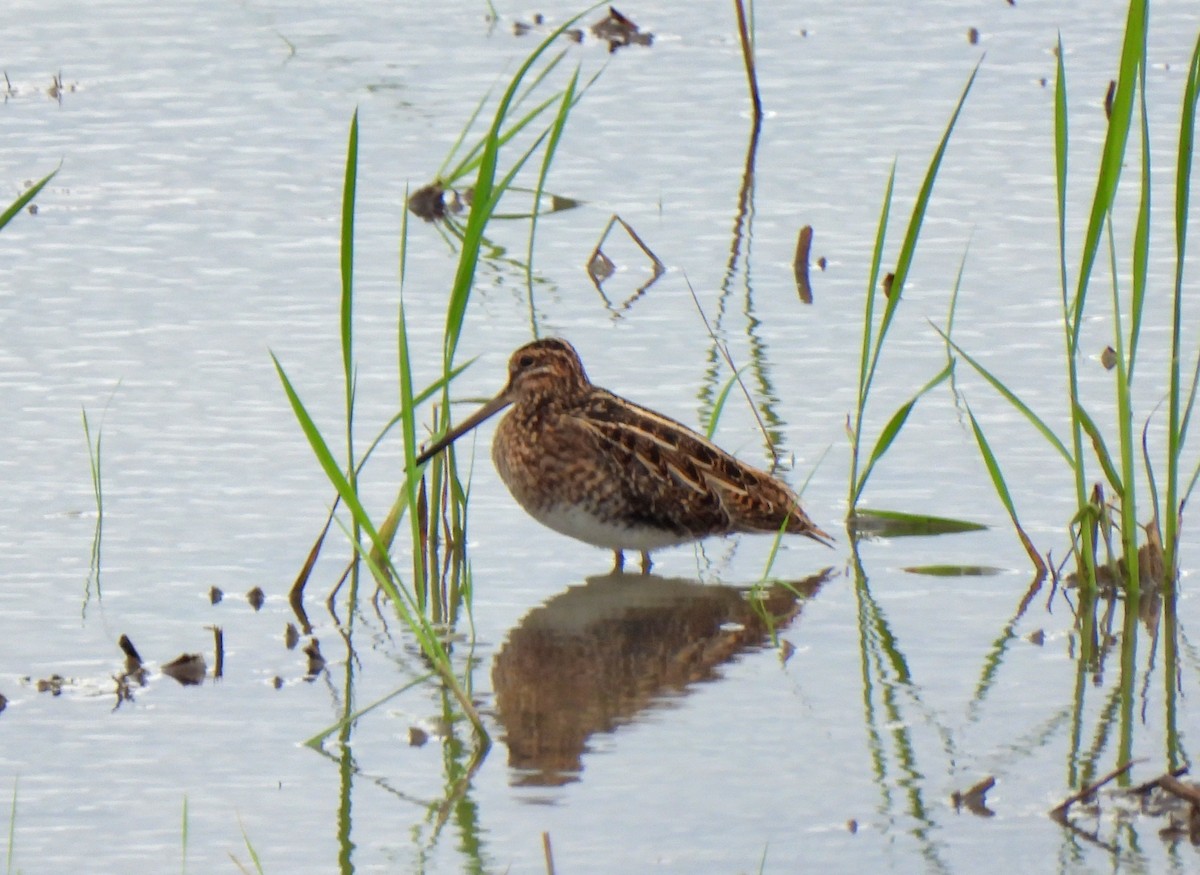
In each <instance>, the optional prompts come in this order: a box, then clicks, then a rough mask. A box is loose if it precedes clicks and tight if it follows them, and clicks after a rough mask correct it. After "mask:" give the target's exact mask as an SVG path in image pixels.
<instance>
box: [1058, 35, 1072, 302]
mask: <svg viewBox="0 0 1200 875" xmlns="http://www.w3.org/2000/svg"><path fill="white" fill-rule="evenodd" d="M1054 58H1055V62H1056V70H1057V74H1056V76H1055V79H1054V184H1055V192H1056V194H1057V199H1056V205H1057V206H1058V270H1059V279H1060V281H1061V283H1062V299H1063V314H1064V316H1065V314H1066V313H1067V311H1068V310H1069V309H1070V306H1069V304H1068V297H1069V294H1070V293H1069V291H1068V289H1069V288H1070V283H1069V281H1068V279H1067V145H1068V143H1069V141H1070V137H1069V129H1068V125H1067V68H1066V66H1065V65H1064V64H1063V44H1062V34H1061V33H1060V34H1059V35H1058V45H1057V47H1056V50H1055V52H1054Z"/></svg>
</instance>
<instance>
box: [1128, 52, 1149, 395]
mask: <svg viewBox="0 0 1200 875" xmlns="http://www.w3.org/2000/svg"><path fill="white" fill-rule="evenodd" d="M1138 81H1139V92H1140V94H1141V100H1140V101H1138V104H1139V107H1140V110H1141V112H1140V118H1141V135H1142V193H1141V202H1140V203H1139V205H1138V215H1137V225H1136V228H1135V231H1134V239H1133V283H1132V290H1131V292H1130V300H1129V352H1128V361H1129V368H1128V374H1127V377H1126V379H1127V380H1128V381H1129V382H1130V383H1132V382H1133V373H1134V370H1135V365H1136V364H1137V349H1138V341H1139V340H1140V338H1141V333H1142V311H1143V309H1144V308H1145V301H1146V278H1147V275H1148V273H1149V263H1150V121H1149V118H1148V115H1147V110H1146V70H1145V67H1142V68H1141V69H1140V75H1139V76H1138Z"/></svg>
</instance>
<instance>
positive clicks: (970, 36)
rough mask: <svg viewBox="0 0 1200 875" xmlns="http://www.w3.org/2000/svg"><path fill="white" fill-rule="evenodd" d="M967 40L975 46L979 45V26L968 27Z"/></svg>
mask: <svg viewBox="0 0 1200 875" xmlns="http://www.w3.org/2000/svg"><path fill="white" fill-rule="evenodd" d="M967 42H969V43H970V44H971V45H973V46H977V45H979V28H977V27H969V28H967Z"/></svg>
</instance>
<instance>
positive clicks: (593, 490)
mask: <svg viewBox="0 0 1200 875" xmlns="http://www.w3.org/2000/svg"><path fill="white" fill-rule="evenodd" d="M510 405H511V406H512V410H511V411H509V413H508V414H507V415H506V416H505V417H504V419H502V420H501V421H500V425H499V426H497V428H496V435H495V437H493V438H492V461H493V462H494V463H495V465H496V470H497V471H498V472H499V473H500V478H501V479H502V480H503V481H504V483H505V485H506V486H507V487H508V491H509V492H511V493H512V495H513V498H515V499H516V500H517V502H518V503H519V504H520V505H521V506H522V507H523V508H525V510H526V511H528V512H529V514H530V515H531V516H532V517H533V518H534V519H536V520H537V521H538V522H540V523H542V524H543V525H545V526H548V527H549V528H551V529H554V530H555V531H556V532H561V533H562V534H564V535H570V536H571V537H572V538H576V539H578V540H580V541H584V542H586V543H588V544H594V545H596V546H598V547H607V548H608V549H610V550H612V551H613V552H614V554H615V556H616V567H617V569H618V570H619V569H620V568H621V567H622V566H623V565H624V558H625V557H624V552H623V551H625V550H638V551H640V552H641V554H642V571H644V572H648V571H649V570H650V551H652V550H657V549H659V548H661V547H669V546H671V545H674V544H683V543H686V542H688V541H697V540H699V539H701V538H706V537H708V536H709V535H728V534H733V533H735V532H764V533H771V534H773V533H775V532H778V531H779V530H780V529H784V530H785V531H787V532H791V533H793V534H797V535H806V536H808V537H809V538H812V539H813V540H814V541H819V542H820V543H822V544H826V545H827V546H828V545H829V535H827V534H826V533H825V532H823V531H821V530H820V529H819V528H817V526H816V525H815V524H814V523H813V521H812V520H810V519H809V518H808V515H807V514H805V512H804V511H803V510H802V509H801V507H800V502H799V499H798V498H797V497H796V493H794V492H793V491H792V490H791V489H790V488H789V487H788V486H787V484H785V483H784V482H783V481H782V480H779V479H778V478H776V477H773V476H771V475H770V474H768V473H766V472H765V471H760V470H759V469H757V468H754V467H752V466H750V465H747V464H746V463H745V462H741V461H739V460H737V459H735V458H734V457H733V456H731V455H730V454H729V453H727V452H725V451H724V450H722V449H721V448H720V447H718V446H716V445H715V444H713V443H711V442H710V441H708V440H706V439H705V438H703V437H701V436H700V435H698V434H696V433H695V432H694V431H692V430H691V429H689V428H688V427H687V426H685V425H682V424H681V423H678V422H676V421H675V420H673V419H668V418H667V417H665V416H663V415H662V414H659V413H655V412H654V411H653V410H648V409H647V408H645V407H641V406H639V405H637V404H634V403H633V402H632V401H626V400H625V399H624V398H620V397H618V396H616V395H614V394H612V393H611V392H608V391H606V390H604V389H601V388H599V387H598V386H594V385H592V383H591V381H590V380H588V378H587V374H586V373H585V372H584V370H583V363H582V362H581V361H580V360H579V354H578V353H576V352H575V348H574V347H573V346H571V344H569V343H567V342H566V341H565V340H557V339H548V340H536V341H534V342H533V343H528V344H526V345H525V346H523V347H521V348H520V349H518V350H517V351H516V352H514V353H513V355H512V358H511V359H510V360H509V363H508V385H507V386H505V387H504V389H503V390H502V391H501V392H500V394H499V395H497V396H496V397H495V398H493V399H492V400H491V401H489V402H488V403H487V404H485V405H484V406H483V407H481V408H480V409H479V410H478V411H476V412H475V413H474V414H473V415H471V416H470V417H468V418H467V419H465V420H463V421H462V422H461V423H460V424H459V425H458V426H457V427H455V428H453V429H451V430H450V431H448V432H447V433H446V434H445V435H444V436H443V437H441V438H440V439H439V440H437V441H435V442H434V444H433V445H432V446H430V447H429V448H428V449H427V450H425V451H424V452H423V453H421V455H420V456H419V457H418V458H417V463H418V464H422V463H424V462H426V461H428V460H429V459H430V458H432V457H433V456H435V455H436V454H437V453H439V452H441V451H442V450H443V449H445V448H446V447H447V446H448V445H449V444H450V443H451V442H453V441H454V440H455V439H456V438H458V437H459V436H460V435H462V434H464V433H465V432H467V431H470V430H471V429H472V428H474V427H475V426H477V425H479V424H480V423H481V422H483V421H484V420H485V419H487V418H488V417H490V416H493V415H494V414H496V413H498V412H499V411H501V410H503V409H504V408H505V407H508V406H510Z"/></svg>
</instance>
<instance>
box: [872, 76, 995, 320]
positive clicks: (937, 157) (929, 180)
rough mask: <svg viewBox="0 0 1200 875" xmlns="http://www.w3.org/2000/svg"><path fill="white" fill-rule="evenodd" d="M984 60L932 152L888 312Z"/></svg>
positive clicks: (902, 249)
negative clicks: (953, 134) (955, 128)
mask: <svg viewBox="0 0 1200 875" xmlns="http://www.w3.org/2000/svg"><path fill="white" fill-rule="evenodd" d="M982 63H983V61H982V60H981V61H979V63H977V64H976V65H975V69H974V70H972V71H971V75H970V76H969V77H968V78H967V84H966V86H964V87H963V90H962V94H961V95H960V96H959V98H958V103H957V104H955V106H954V112H953V113H952V114H951V115H950V122H949V123H948V124H947V125H946V130H945V132H944V133H943V134H942V139H941V141H940V142H939V143H938V147H937V150H936V151H935V152H934V153H933V159H932V160H931V161H930V162H929V169H928V170H927V171H926V172H925V181H924V182H922V183H921V190H920V192H919V193H918V195H917V202H916V203H915V204H914V205H913V211H912V218H910V219H909V220H908V230H907V231H906V232H905V235H904V242H903V243H902V244H901V246H900V255H899V257H898V258H897V259H896V276H895V279H894V280H893V281H892V294H891V297H890V298H889V300H888V311H892V310H895V308H896V302H898V301H899V300H900V296H901V294H902V291H903V289H904V282H905V280H907V279H908V270H909V267H910V266H911V265H912V260H913V256H914V255H915V254H916V251H917V238H918V237H919V236H920V234H921V226H922V225H923V224H924V223H925V210H926V208H927V207H928V206H929V198H930V196H931V195H932V194H933V184H934V182H935V181H936V180H937V174H938V170H940V169H941V166H942V156H944V155H945V154H946V146H947V145H949V143H950V135H951V134H952V133H953V132H954V125H955V124H956V123H957V122H958V116H959V113H961V112H962V108H963V105H964V104H965V103H966V101H967V95H968V94H970V93H971V86H972V85H973V84H975V77H976V76H977V75H979V65H980V64H982ZM889 321H890V315H889V312H885V313H884V323H885V324H886V323H887V322H889ZM881 336H882V329H881Z"/></svg>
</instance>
